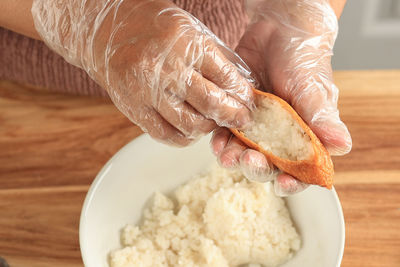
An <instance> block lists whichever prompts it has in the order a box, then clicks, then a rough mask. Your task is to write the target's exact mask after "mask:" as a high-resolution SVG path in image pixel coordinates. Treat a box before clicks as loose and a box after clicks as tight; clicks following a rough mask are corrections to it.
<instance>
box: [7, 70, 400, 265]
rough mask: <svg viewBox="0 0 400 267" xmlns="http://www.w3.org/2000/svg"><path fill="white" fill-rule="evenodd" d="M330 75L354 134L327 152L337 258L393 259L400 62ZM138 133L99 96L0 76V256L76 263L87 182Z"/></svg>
mask: <svg viewBox="0 0 400 267" xmlns="http://www.w3.org/2000/svg"><path fill="white" fill-rule="evenodd" d="M335 81H336V83H337V85H338V86H339V88H341V97H340V101H339V102H340V103H339V104H340V109H341V115H342V118H343V119H344V121H345V122H346V123H347V125H348V126H349V128H350V131H351V133H352V136H353V142H354V145H353V151H352V152H351V153H350V154H349V155H347V156H345V157H341V158H335V159H334V161H335V166H336V175H335V183H336V190H337V192H338V194H339V196H340V199H341V202H342V206H343V210H344V215H345V220H346V248H345V253H344V258H343V263H342V266H345V267H358V266H360V267H366V266H376V267H383V266H393V267H394V266H400V71H348V72H336V73H335ZM140 133H141V131H140V130H139V129H138V128H137V127H135V126H133V125H132V124H131V123H130V122H129V121H128V120H127V119H126V118H124V117H123V116H122V115H121V114H120V113H119V112H118V111H117V110H116V108H115V107H114V106H113V105H112V104H111V103H110V102H109V101H107V100H103V99H94V98H88V97H77V96H64V95H59V94H55V93H50V92H45V91H41V90H36V89H30V88H27V87H24V86H19V85H16V84H13V83H10V82H5V81H0V257H3V258H5V259H6V260H7V261H8V263H9V264H10V266H12V267H20V266H22V267H25V266H27V267H28V266H29V267H36V266H37V267H39V266H40V267H47V266H69V267H74V266H82V265H83V264H82V261H81V255H80V251H79V242H78V224H79V215H80V210H81V206H82V203H83V200H84V197H85V194H86V191H87V190H88V188H89V185H90V183H91V182H92V180H93V178H94V177H95V176H96V174H97V172H98V171H99V170H100V168H101V167H102V166H103V164H104V163H106V161H107V160H108V159H109V158H110V157H111V156H112V155H113V154H114V153H115V152H116V151H117V150H118V149H119V148H121V147H122V146H123V145H124V144H126V143H127V142H129V141H130V140H132V139H133V138H135V137H136V136H138V135H139V134H140ZM0 266H1V263H0ZM305 267H312V266H305ZM318 267H319V266H318Z"/></svg>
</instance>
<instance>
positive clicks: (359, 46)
mask: <svg viewBox="0 0 400 267" xmlns="http://www.w3.org/2000/svg"><path fill="white" fill-rule="evenodd" d="M332 64H333V68H334V69H394V68H397V69H400V0H347V4H346V7H345V9H344V12H343V14H342V17H341V19H340V22H339V35H338V38H337V41H336V44H335V48H334V57H333V59H332Z"/></svg>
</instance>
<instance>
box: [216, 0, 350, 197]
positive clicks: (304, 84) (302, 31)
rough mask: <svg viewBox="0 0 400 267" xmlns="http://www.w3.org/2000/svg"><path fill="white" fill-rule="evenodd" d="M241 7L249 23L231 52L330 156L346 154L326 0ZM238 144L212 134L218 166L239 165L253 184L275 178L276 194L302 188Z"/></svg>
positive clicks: (224, 134)
mask: <svg viewBox="0 0 400 267" xmlns="http://www.w3.org/2000/svg"><path fill="white" fill-rule="evenodd" d="M247 4H248V10H249V14H250V15H252V22H251V24H250V25H249V27H248V29H247V31H246V32H245V34H244V36H243V37H242V39H241V41H240V43H239V45H238V47H237V49H236V51H237V52H238V54H239V55H240V56H241V57H242V58H243V60H244V61H245V62H246V63H247V64H248V65H249V66H250V68H251V69H252V71H253V73H254V75H255V78H256V80H257V81H258V83H259V84H258V87H260V88H264V90H266V91H271V92H273V93H275V94H277V95H278V96H280V97H281V98H283V99H285V100H286V101H287V102H289V103H290V104H291V105H292V106H293V107H294V108H295V110H296V111H297V112H298V113H299V114H300V115H301V117H302V118H303V119H304V120H305V121H306V122H307V123H308V125H309V126H310V127H311V129H312V130H313V131H314V133H316V135H317V136H318V137H319V138H320V139H321V141H322V143H323V144H324V145H325V147H326V148H327V149H328V151H329V152H330V153H331V154H332V155H343V154H346V153H348V152H349V151H350V150H351V146H352V140H351V137H350V134H349V132H348V130H347V128H346V126H345V125H344V124H343V122H342V121H341V120H340V118H339V111H338V109H337V100H338V89H337V87H336V86H335V85H334V83H333V79H332V68H331V56H332V48H333V45H334V42H335V39H336V35H337V31H338V24H337V18H336V16H335V13H334V12H333V10H332V8H331V7H330V5H329V2H328V1H324V0H285V1H270V0H258V1H248V3H247ZM238 143H240V142H239V141H238V140H237V139H236V138H235V137H233V136H232V135H231V134H230V133H229V132H228V131H227V130H226V129H218V130H217V131H216V132H215V133H214V137H213V139H212V147H213V150H214V153H215V154H217V155H218V156H219V158H220V160H219V161H220V162H221V164H222V165H223V166H227V167H229V166H230V167H232V166H235V165H236V166H238V165H240V166H241V167H242V169H244V171H243V172H244V173H248V178H250V179H254V180H259V178H257V177H260V176H261V177H263V176H265V177H267V176H269V177H270V178H264V179H273V178H275V189H276V192H277V193H278V194H279V195H288V194H291V193H294V192H299V191H301V190H303V189H304V188H306V185H304V184H303V183H301V182H299V181H297V180H295V179H294V178H293V177H291V176H289V175H287V174H276V172H275V171H273V168H271V167H270V165H269V164H268V163H267V161H266V159H265V157H264V156H263V155H262V154H261V153H259V152H257V151H254V150H250V149H248V148H247V147H245V146H244V145H243V144H241V145H238ZM246 155H247V156H246Z"/></svg>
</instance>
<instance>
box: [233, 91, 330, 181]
mask: <svg viewBox="0 0 400 267" xmlns="http://www.w3.org/2000/svg"><path fill="white" fill-rule="evenodd" d="M253 91H254V93H255V95H256V97H257V96H262V97H268V98H269V99H271V100H273V101H275V102H278V103H279V104H280V105H281V106H282V107H283V108H284V109H285V110H287V111H288V112H289V114H290V115H291V116H292V117H293V118H294V119H295V121H296V122H297V123H298V124H299V125H300V127H301V128H302V129H303V130H304V132H305V133H306V134H307V135H308V136H309V137H310V139H311V144H312V148H313V150H314V155H313V156H311V157H310V158H309V159H305V160H297V161H292V160H288V159H284V158H280V157H278V156H276V155H274V154H272V153H271V152H270V151H267V150H265V149H263V148H262V147H261V146H260V145H258V144H256V143H255V142H253V141H251V140H250V139H248V138H247V137H246V136H245V135H244V134H243V132H241V131H240V130H237V129H230V131H231V132H232V133H233V134H234V135H235V136H237V138H239V139H240V140H241V141H242V142H243V143H245V144H246V145H248V146H249V147H250V148H253V149H255V150H257V151H259V152H261V153H263V154H264V155H265V157H266V158H267V159H268V160H269V161H270V162H272V163H273V164H274V165H275V166H276V167H278V168H279V169H280V170H282V171H284V172H286V173H288V174H290V175H292V176H293V177H295V178H297V179H298V180H300V181H302V182H304V183H307V184H315V185H319V186H323V187H326V188H328V189H331V188H332V184H333V174H334V170H333V163H332V159H331V157H330V155H329V153H328V151H327V150H326V148H325V147H324V145H323V144H322V143H321V141H320V140H319V139H318V137H317V136H316V135H315V134H314V132H313V131H312V130H311V129H310V127H308V125H307V124H306V123H305V122H304V121H303V119H302V118H301V117H300V116H299V115H298V114H297V112H296V111H295V110H294V109H293V108H292V107H291V106H290V105H289V104H288V103H287V102H286V101H284V100H283V99H281V98H280V97H278V96H276V95H273V94H270V93H266V92H262V91H259V90H257V89H253Z"/></svg>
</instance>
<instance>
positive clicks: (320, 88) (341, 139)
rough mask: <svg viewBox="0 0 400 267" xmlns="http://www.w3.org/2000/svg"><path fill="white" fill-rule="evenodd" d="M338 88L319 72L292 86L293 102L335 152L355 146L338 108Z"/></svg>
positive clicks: (332, 152) (339, 152)
mask: <svg viewBox="0 0 400 267" xmlns="http://www.w3.org/2000/svg"><path fill="white" fill-rule="evenodd" d="M338 94H339V92H338V89H337V87H336V86H335V85H334V84H333V82H332V81H331V80H330V79H329V78H325V77H321V76H320V74H315V76H311V77H310V78H309V79H307V80H304V81H301V83H300V84H298V85H297V89H295V90H292V92H291V95H290V96H289V97H290V98H291V101H290V102H291V103H292V105H293V107H294V108H295V109H296V111H297V112H298V113H299V114H300V115H301V116H302V118H303V119H304V120H305V121H306V122H307V123H308V125H309V126H310V128H311V129H312V130H313V131H314V132H315V134H316V135H317V136H318V137H319V138H320V139H321V141H322V143H323V144H324V145H325V147H326V148H327V149H328V151H329V152H330V154H331V155H344V154H346V153H348V152H349V151H350V150H351V147H352V139H351V136H350V133H349V130H348V129H347V127H346V125H345V124H344V123H343V122H342V121H341V119H340V117H339V111H338V109H337V97H338Z"/></svg>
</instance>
